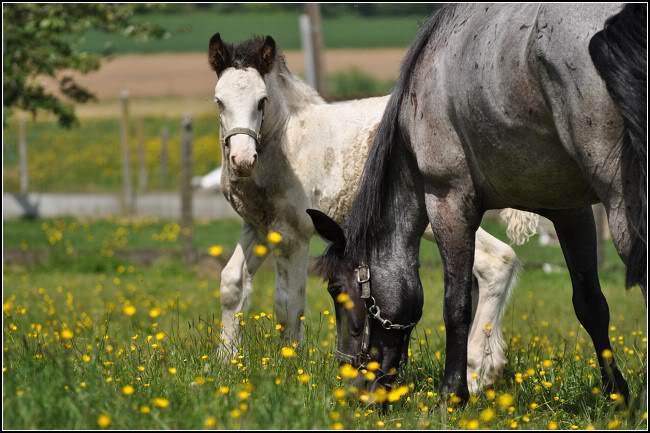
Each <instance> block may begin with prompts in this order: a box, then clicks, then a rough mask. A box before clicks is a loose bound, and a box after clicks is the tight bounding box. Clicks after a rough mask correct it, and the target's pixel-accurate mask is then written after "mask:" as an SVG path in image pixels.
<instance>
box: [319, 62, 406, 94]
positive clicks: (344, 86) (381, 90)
mask: <svg viewBox="0 0 650 433" xmlns="http://www.w3.org/2000/svg"><path fill="white" fill-rule="evenodd" d="M328 79H329V80H328V87H327V94H328V96H329V97H330V98H333V99H339V100H346V99H359V98H368V97H370V96H384V95H388V94H390V92H391V89H392V88H393V86H394V84H395V83H394V82H393V81H379V80H376V79H374V78H373V77H372V76H370V75H368V74H366V73H365V72H363V71H361V70H359V69H356V68H355V69H351V70H349V71H342V72H337V73H335V74H332V75H330V76H329V77H328Z"/></svg>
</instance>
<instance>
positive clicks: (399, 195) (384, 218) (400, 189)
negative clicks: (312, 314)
mask: <svg viewBox="0 0 650 433" xmlns="http://www.w3.org/2000/svg"><path fill="white" fill-rule="evenodd" d="M416 168H417V167H415V159H414V157H413V155H412V154H411V153H410V152H409V151H408V150H406V149H400V151H398V152H395V153H394V154H393V155H392V156H391V158H390V162H389V168H388V171H387V173H386V174H385V179H377V182H385V185H386V188H385V189H384V197H383V200H382V201H383V203H382V209H381V212H380V215H378V217H379V219H378V221H379V223H378V224H377V225H375V226H373V227H370V230H369V231H368V234H367V236H368V237H367V238H366V239H365V241H363V242H365V244H366V245H365V246H366V247H367V248H363V247H362V248H357V249H356V251H357V252H358V253H359V254H362V255H363V256H365V257H370V258H371V261H374V260H379V261H384V260H386V259H389V260H392V259H390V258H391V257H399V258H400V260H399V261H398V262H399V263H398V264H397V265H398V266H402V265H404V266H407V267H411V266H412V265H413V264H414V263H415V262H417V261H418V257H419V248H418V246H419V241H418V240H419V239H420V238H421V236H422V233H424V230H425V228H426V226H427V224H428V218H427V214H426V207H425V204H424V192H423V190H422V182H421V180H420V179H419V177H418V176H419V175H418V174H417V173H418V171H417V170H416ZM364 249H365V251H364Z"/></svg>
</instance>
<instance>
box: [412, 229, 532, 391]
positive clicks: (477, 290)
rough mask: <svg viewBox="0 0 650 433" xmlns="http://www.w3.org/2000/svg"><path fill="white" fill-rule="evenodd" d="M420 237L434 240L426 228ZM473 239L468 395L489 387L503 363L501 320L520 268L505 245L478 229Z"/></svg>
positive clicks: (503, 347) (504, 346)
mask: <svg viewBox="0 0 650 433" xmlns="http://www.w3.org/2000/svg"><path fill="white" fill-rule="evenodd" d="M424 238H425V239H427V240H430V241H433V240H434V238H433V232H432V231H431V227H430V226H429V227H427V230H426V231H425V233H424ZM475 239H476V240H475V242H476V248H475V252H474V266H473V268H472V273H473V275H474V284H473V286H472V327H471V330H470V334H469V340H468V347H467V353H468V355H467V384H468V387H469V390H470V393H472V394H476V393H478V392H479V391H480V390H481V389H484V388H485V387H487V386H490V385H492V384H493V383H494V381H495V380H496V378H497V377H498V376H499V374H500V373H501V371H502V370H503V367H504V366H505V364H506V361H507V360H506V354H505V351H506V348H507V345H506V342H505V341H504V339H503V335H502V333H501V319H502V318H503V313H504V312H505V309H506V306H507V303H508V298H509V296H510V293H511V292H512V288H513V287H514V285H515V284H516V281H517V274H518V272H519V270H520V269H521V262H520V261H519V260H518V259H517V255H516V254H515V251H514V250H513V249H512V248H511V247H510V246H509V245H507V244H506V243H504V242H501V241H500V240H498V239H497V238H495V237H494V236H492V235H490V234H489V233H488V232H486V231H485V230H483V229H482V228H480V227H479V229H478V230H477V231H476V238H475Z"/></svg>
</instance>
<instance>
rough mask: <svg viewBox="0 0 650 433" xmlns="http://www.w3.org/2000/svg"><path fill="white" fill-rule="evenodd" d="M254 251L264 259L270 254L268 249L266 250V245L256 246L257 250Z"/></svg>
mask: <svg viewBox="0 0 650 433" xmlns="http://www.w3.org/2000/svg"><path fill="white" fill-rule="evenodd" d="M253 251H254V252H255V255H256V256H258V257H263V256H265V255H266V253H267V252H268V248H266V245H262V244H258V245H255V249H254V250H253Z"/></svg>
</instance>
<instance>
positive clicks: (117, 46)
mask: <svg viewBox="0 0 650 433" xmlns="http://www.w3.org/2000/svg"><path fill="white" fill-rule="evenodd" d="M299 16H300V14H299V13H286V12H268V13H228V14H225V13H222V12H219V11H210V10H207V11H201V12H184V13H181V14H147V15H144V16H142V19H143V20H146V21H148V22H150V23H153V24H158V25H160V26H162V27H163V28H165V29H166V30H167V31H168V32H169V33H170V35H169V37H168V38H166V39H163V40H152V41H137V40H132V39H128V38H126V37H121V36H110V37H107V36H106V35H105V34H103V33H100V32H90V33H88V34H86V35H83V36H82V37H81V38H80V39H79V43H78V45H79V47H81V48H84V49H87V50H89V51H93V52H103V51H105V50H106V49H110V51H111V52H113V53H115V54H127V53H149V54H151V53H179V52H203V51H205V50H206V49H207V41H209V40H210V37H211V36H212V35H213V34H214V33H216V32H219V33H221V37H222V38H223V39H224V40H226V41H229V42H239V41H242V40H244V39H247V38H249V37H250V36H251V35H252V34H259V35H267V34H269V35H272V36H273V38H274V39H275V40H276V42H277V43H278V44H279V45H280V46H281V47H283V48H284V49H287V50H299V49H301V42H300V29H299V27H298V18H299ZM425 18H426V16H405V17H377V16H376V17H362V16H349V15H347V16H339V17H324V18H323V35H324V38H325V39H324V43H325V46H326V47H328V48H377V47H384V48H388V47H406V46H408V44H409V43H410V42H411V41H412V40H413V38H414V37H415V34H416V33H417V29H418V25H419V24H420V23H421V22H422V21H423V20H424V19H425Z"/></svg>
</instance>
